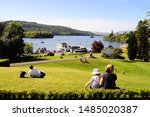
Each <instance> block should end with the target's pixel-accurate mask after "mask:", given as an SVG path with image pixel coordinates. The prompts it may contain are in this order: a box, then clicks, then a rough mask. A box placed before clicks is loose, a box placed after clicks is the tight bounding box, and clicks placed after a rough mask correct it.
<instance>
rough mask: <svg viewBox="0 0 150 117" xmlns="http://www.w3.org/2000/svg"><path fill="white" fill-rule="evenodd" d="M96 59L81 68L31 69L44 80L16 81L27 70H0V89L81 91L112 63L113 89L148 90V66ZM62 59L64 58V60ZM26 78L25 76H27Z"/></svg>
mask: <svg viewBox="0 0 150 117" xmlns="http://www.w3.org/2000/svg"><path fill="white" fill-rule="evenodd" d="M94 56H97V57H98V58H97V59H87V61H88V62H89V63H86V64H83V63H81V62H80V61H79V60H74V61H66V62H55V63H48V64H39V65H35V67H36V68H38V69H39V70H41V71H44V72H45V73H46V77H45V78H43V79H39V78H19V73H20V71H22V70H24V71H26V72H27V71H28V70H29V68H28V66H18V67H0V89H5V90H27V91H30V90H36V91H49V90H57V91H61V90H63V91H64V90H84V86H85V84H86V83H87V82H88V80H89V79H90V78H91V73H92V70H93V69H94V68H99V69H100V71H101V73H104V72H105V66H106V65H107V64H108V63H112V64H114V66H115V73H116V74H117V76H118V80H117V82H116V83H117V86H119V87H120V88H123V89H129V90H130V89H135V90H139V89H149V88H150V79H149V78H150V63H145V62H140V61H135V62H131V61H121V60H112V59H104V58H102V57H101V56H100V55H99V54H96V55H94ZM64 58H65V57H64ZM27 76H28V75H27Z"/></svg>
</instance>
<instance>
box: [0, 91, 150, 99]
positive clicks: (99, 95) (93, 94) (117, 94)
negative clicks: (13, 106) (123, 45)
mask: <svg viewBox="0 0 150 117" xmlns="http://www.w3.org/2000/svg"><path fill="white" fill-rule="evenodd" d="M0 99H1V100H18V99H19V100H24V99H25V100H129V99H132V100H133V99H136V100H137V99H140V100H142V99H143V100H149V99H150V90H140V91H132V90H90V91H62V92H56V91H49V92H37V91H31V92H28V91H6V90H0Z"/></svg>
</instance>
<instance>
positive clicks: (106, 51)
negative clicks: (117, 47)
mask: <svg viewBox="0 0 150 117" xmlns="http://www.w3.org/2000/svg"><path fill="white" fill-rule="evenodd" d="M113 49H114V47H112V46H111V45H110V46H108V47H106V48H104V49H103V50H102V51H101V53H102V55H103V56H104V57H109V56H111V54H112V53H113Z"/></svg>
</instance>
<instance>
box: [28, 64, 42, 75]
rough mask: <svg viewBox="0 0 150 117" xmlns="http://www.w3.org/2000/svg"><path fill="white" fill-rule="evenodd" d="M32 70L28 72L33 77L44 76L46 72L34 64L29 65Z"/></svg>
mask: <svg viewBox="0 0 150 117" xmlns="http://www.w3.org/2000/svg"><path fill="white" fill-rule="evenodd" d="M29 68H30V70H29V72H28V74H29V75H30V77H31V78H43V77H44V76H45V73H44V72H42V71H38V70H37V69H36V68H34V67H33V65H30V66H29Z"/></svg>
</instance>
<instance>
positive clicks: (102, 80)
mask: <svg viewBox="0 0 150 117" xmlns="http://www.w3.org/2000/svg"><path fill="white" fill-rule="evenodd" d="M100 85H101V86H103V85H104V78H103V77H101V79H100Z"/></svg>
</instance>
